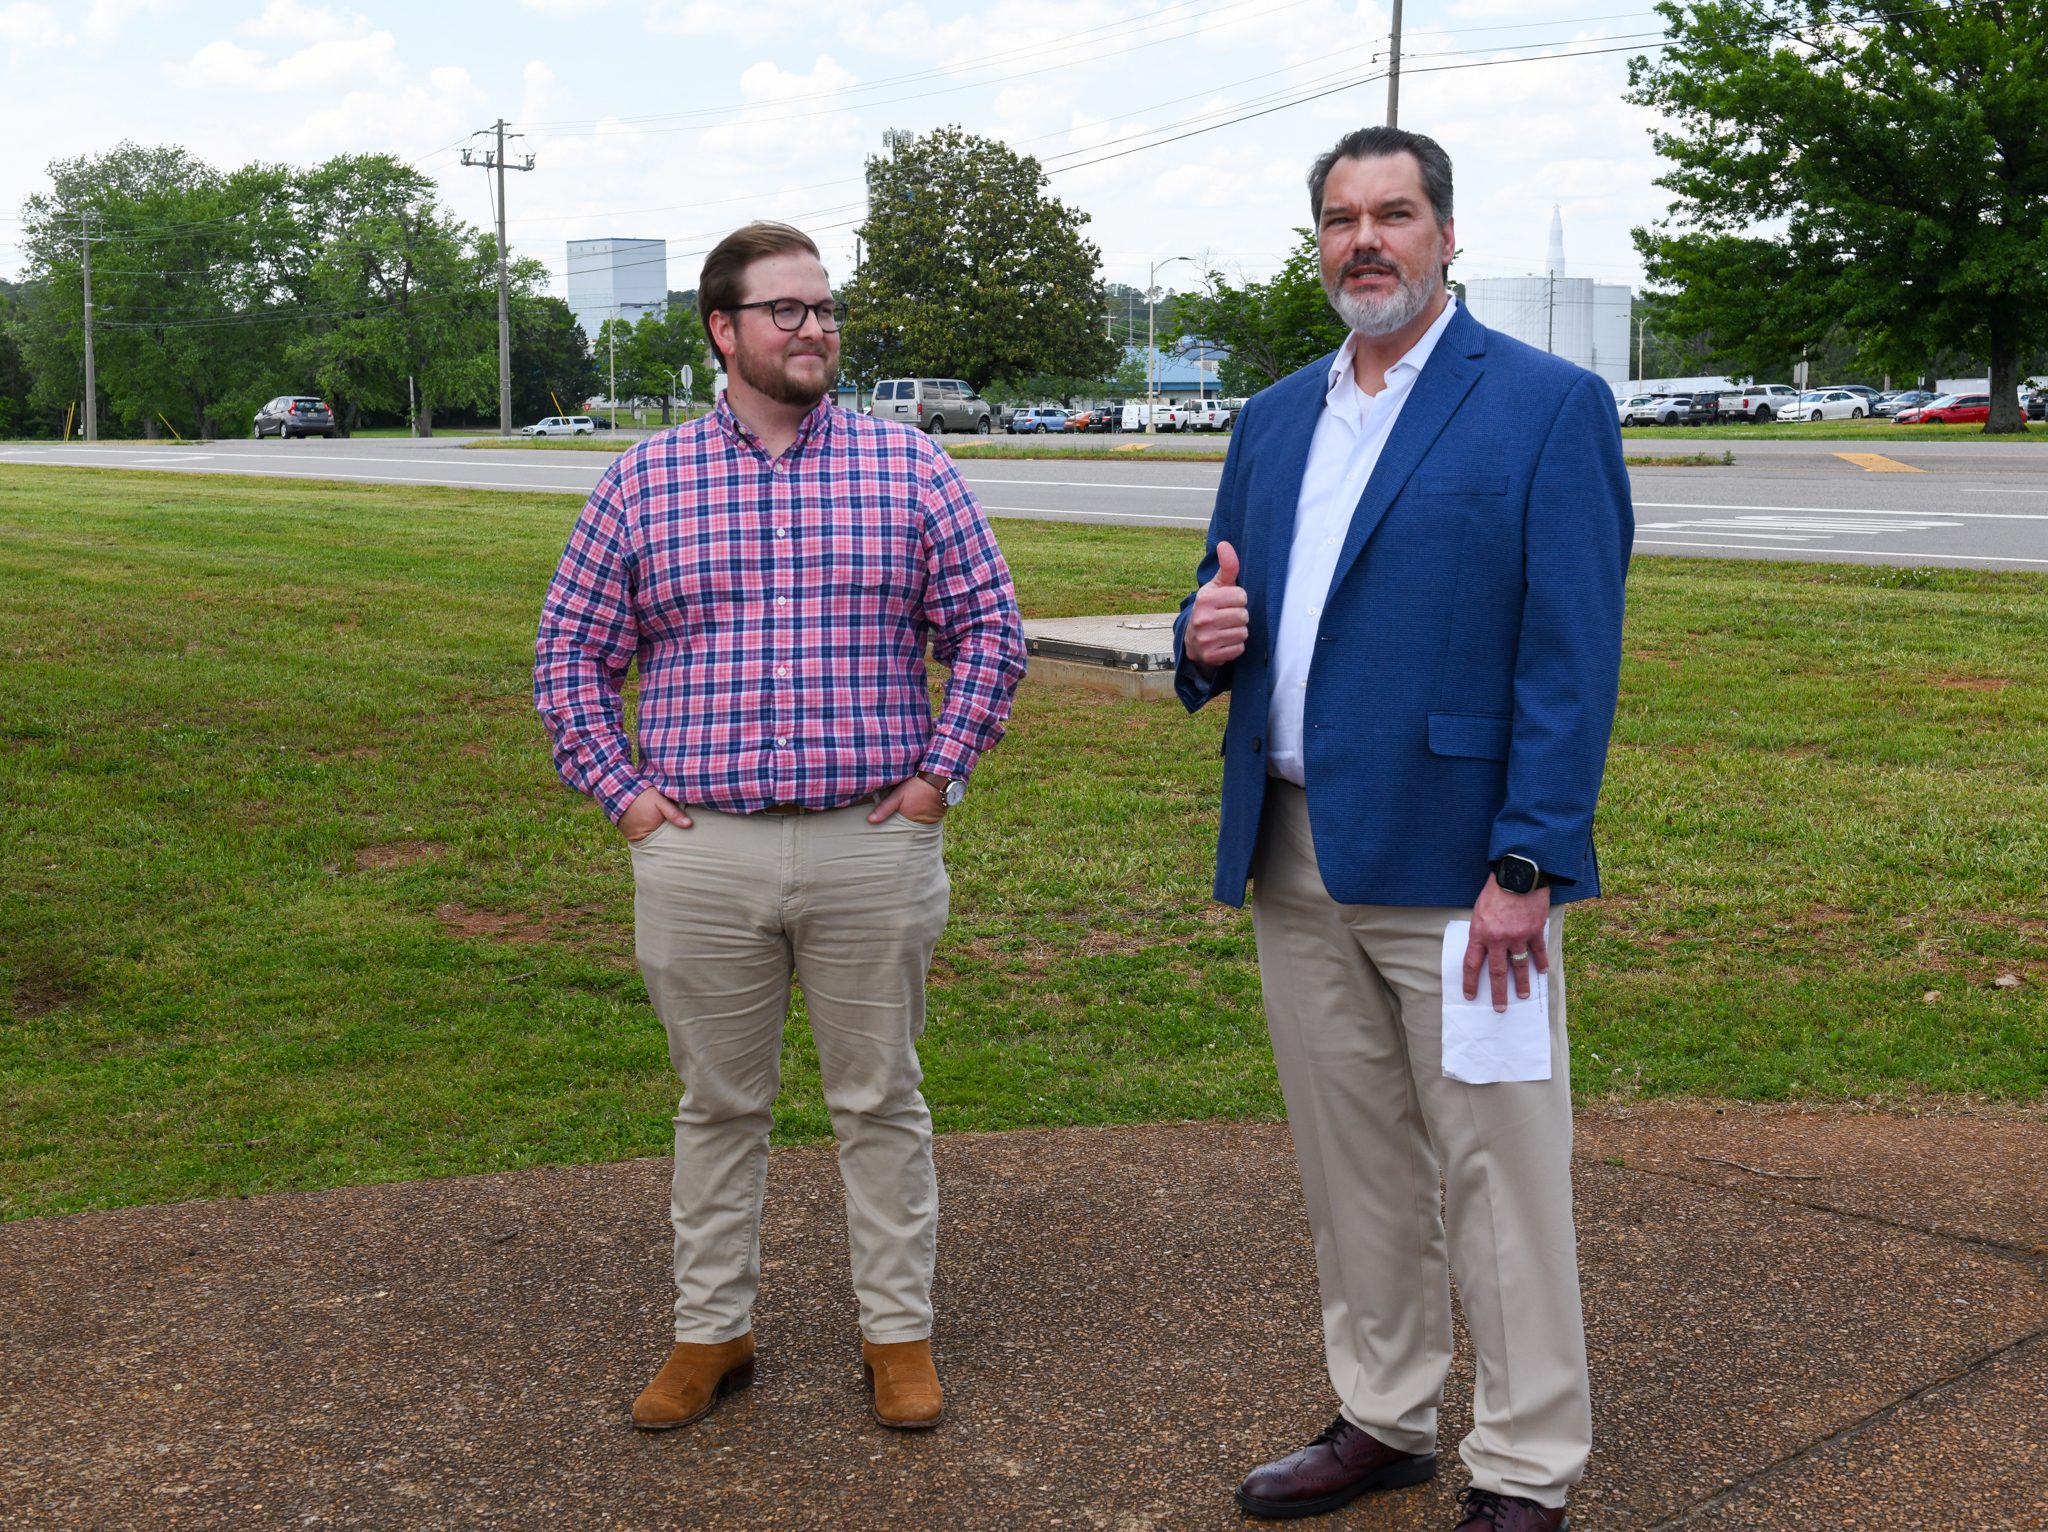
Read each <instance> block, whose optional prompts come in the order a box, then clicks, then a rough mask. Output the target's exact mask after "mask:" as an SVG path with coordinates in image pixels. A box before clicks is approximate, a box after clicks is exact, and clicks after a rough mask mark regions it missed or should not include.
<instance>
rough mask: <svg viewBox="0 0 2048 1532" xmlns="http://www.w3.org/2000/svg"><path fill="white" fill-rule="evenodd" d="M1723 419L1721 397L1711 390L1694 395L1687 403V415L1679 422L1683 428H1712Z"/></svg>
mask: <svg viewBox="0 0 2048 1532" xmlns="http://www.w3.org/2000/svg"><path fill="white" fill-rule="evenodd" d="M1720 418H1721V395H1720V394H1719V392H1717V391H1715V390H1712V389H1709V390H1706V391H1705V392H1702V393H1697V394H1694V395H1693V396H1692V397H1691V398H1690V399H1688V400H1687V401H1686V403H1685V414H1684V416H1683V417H1682V418H1681V419H1680V420H1679V422H1678V423H1679V424H1680V425H1682V426H1710V425H1713V424H1715V423H1716V422H1717V421H1719V420H1720Z"/></svg>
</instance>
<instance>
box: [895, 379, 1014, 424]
mask: <svg viewBox="0 0 2048 1532" xmlns="http://www.w3.org/2000/svg"><path fill="white" fill-rule="evenodd" d="M868 413H869V414H870V415H872V416H874V417H875V419H877V420H893V421H896V422H897V423H899V424H901V425H906V426H915V427H917V429H918V430H920V431H929V432H931V433H932V434H933V435H934V436H936V435H938V434H939V433H940V432H941V431H978V432H980V433H981V434H982V435H983V436H986V435H988V433H989V432H990V430H992V429H993V425H994V420H995V411H994V410H993V409H991V408H990V406H989V402H988V401H987V400H986V399H984V398H982V397H981V395H979V394H977V393H976V392H975V391H974V390H973V389H972V388H970V387H969V386H968V385H967V384H965V383H963V382H961V381H960V379H958V378H886V379H884V380H883V381H882V382H880V383H877V384H876V385H875V393H874V398H873V400H872V402H871V403H870V404H869V405H868Z"/></svg>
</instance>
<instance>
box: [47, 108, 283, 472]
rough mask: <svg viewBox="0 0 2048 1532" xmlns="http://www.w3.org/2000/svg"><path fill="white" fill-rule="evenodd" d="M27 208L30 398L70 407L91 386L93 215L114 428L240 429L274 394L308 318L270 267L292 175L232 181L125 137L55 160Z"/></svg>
mask: <svg viewBox="0 0 2048 1532" xmlns="http://www.w3.org/2000/svg"><path fill="white" fill-rule="evenodd" d="M49 174H50V180H51V183H52V185H51V190H50V191H49V192H48V193H47V194H44V193H38V194H37V195H35V196H32V197H30V198H28V199H27V201H26V202H25V203H24V204H23V247H24V250H25V252H26V254H27V268H28V269H27V275H28V277H29V280H30V284H31V287H32V289H33V298H32V300H31V301H30V302H29V303H28V304H27V305H26V308H25V312H24V315H23V318H22V321H21V322H20V324H19V326H18V333H19V335H20V337H21V344H22V350H23V355H24V360H25V362H26V364H27V366H28V368H29V370H30V371H31V372H32V373H33V374H34V376H35V379H36V382H35V387H34V390H33V400H34V402H35V403H36V404H38V405H40V406H42V407H43V408H45V409H51V410H61V409H63V408H64V407H65V406H66V405H67V404H68V403H69V401H71V400H75V399H77V398H78V396H79V390H80V389H81V387H82V385H83V378H84V326H83V322H82V312H83V306H84V292H83V272H82V262H81V241H80V221H81V217H82V216H83V217H85V218H88V219H89V220H90V228H91V244H92V257H93V260H92V264H93V318H94V325H93V328H94V337H93V338H94V352H95V361H96V364H97V366H96V371H97V379H98V384H99V398H98V399H97V400H95V401H93V402H92V406H91V407H92V408H94V409H96V410H98V411H99V412H100V413H101V415H102V416H103V418H108V419H109V421H110V423H111V424H112V425H114V426H116V427H121V428H125V429H128V430H131V431H134V430H140V431H142V432H144V433H145V434H150V435H154V434H155V432H156V428H157V424H158V421H159V420H160V419H169V420H171V421H173V422H174V423H175V424H177V425H178V426H179V428H180V429H181V430H182V431H184V432H186V433H191V434H198V435H213V434H216V433H217V432H218V431H220V430H221V429H223V428H226V429H229V430H234V429H241V428H245V427H246V425H247V419H248V415H249V414H250V413H251V412H253V410H254V407H255V405H256V404H258V403H260V402H261V401H262V399H263V398H265V397H267V395H268V393H269V392H272V391H275V389H276V387H277V386H278V383H277V373H278V371H279V368H280V361H281V353H282V349H283V346H284V343H285V341H286V340H287V338H288V336H289V334H290V332H291V328H292V327H293V326H294V325H295V324H296V323H298V322H299V315H298V313H297V311H296V310H295V309H294V308H293V306H292V305H291V303H290V295H289V293H288V292H285V291H283V290H282V289H281V288H280V287H279V285H278V283H277V282H276V280H275V271H274V268H273V266H272V264H271V262H270V261H269V260H268V258H267V252H268V250H269V249H270V248H271V247H272V246H274V245H275V244H276V243H277V242H278V230H279V229H280V228H289V227H290V226H291V225H292V222H293V214H292V207H291V196H290V177H289V174H288V172H286V171H284V170H282V169H280V168H278V167H274V166H264V165H251V166H247V167H245V168H244V169H242V170H239V171H236V172H234V173H233V174H231V175H223V174H222V173H220V172H219V171H216V170H214V169H213V168H212V167H210V166H208V165H205V164H203V163H202V162H200V161H198V160H196V159H194V158H193V157H192V156H191V155H189V154H187V153H186V152H185V151H184V150H183V149H179V148H175V147H160V148H154V149H147V148H143V147H141V146H139V145H136V144H133V143H122V144H120V145H118V146H117V147H115V148H114V149H112V150H110V151H108V152H107V153H106V154H103V155H98V156H93V157H81V158H78V159H73V160H59V161H57V162H56V163H54V164H52V165H51V166H50V167H49Z"/></svg>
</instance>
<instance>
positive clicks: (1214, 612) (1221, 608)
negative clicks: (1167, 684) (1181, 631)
mask: <svg viewBox="0 0 2048 1532" xmlns="http://www.w3.org/2000/svg"><path fill="white" fill-rule="evenodd" d="M1248 599H1249V598H1248V597H1246V595H1245V593H1244V587H1243V586H1241V585H1239V584H1238V583H1237V550H1236V549H1235V548H1233V547H1231V546H1230V544H1228V543H1218V544H1217V545H1216V578H1215V579H1213V580H1211V581H1210V582H1209V583H1208V584H1207V585H1204V586H1203V587H1202V588H1201V589H1200V590H1198V591H1196V592H1195V609H1194V612H1193V614H1192V615H1191V616H1190V617H1189V618H1188V626H1187V633H1186V634H1185V636H1184V637H1183V639H1182V648H1183V650H1184V651H1185V652H1186V654H1187V657H1188V658H1189V659H1191V660H1193V661H1194V662H1195V663H1196V664H1197V665H1200V666H1201V667H1202V668H1203V669H1204V670H1214V669H1215V668H1216V667H1217V666H1218V665H1227V664H1229V663H1230V662H1231V661H1232V660H1234V659H1236V658H1237V657H1238V656H1239V655H1240V654H1243V653H1244V646H1245V641H1246V640H1247V639H1248V638H1250V637H1251V631H1252V617H1251V608H1250V607H1249V606H1248V605H1247V602H1248Z"/></svg>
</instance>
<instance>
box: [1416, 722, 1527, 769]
mask: <svg viewBox="0 0 2048 1532" xmlns="http://www.w3.org/2000/svg"><path fill="white" fill-rule="evenodd" d="M1514 726H1515V721H1514V719H1513V718H1512V717H1510V716H1508V715H1507V714H1505V713H1431V714H1430V715H1429V753H1430V754H1431V755H1458V756H1468V757H1473V758H1476V759H1478V760H1482V761H1504V760H1506V759H1507V758H1508V741H1509V739H1510V737H1511V736H1512V735H1513V733H1514Z"/></svg>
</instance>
